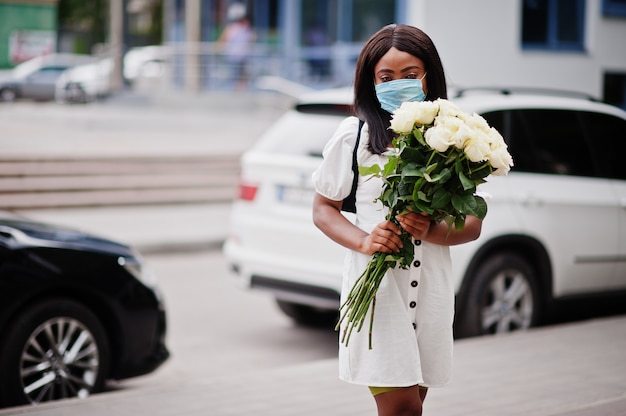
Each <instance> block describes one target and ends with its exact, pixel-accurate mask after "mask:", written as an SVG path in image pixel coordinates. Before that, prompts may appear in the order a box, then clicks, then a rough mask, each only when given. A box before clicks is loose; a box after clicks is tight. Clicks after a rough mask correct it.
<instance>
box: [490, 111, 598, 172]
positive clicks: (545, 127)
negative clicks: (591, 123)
mask: <svg viewBox="0 0 626 416" xmlns="http://www.w3.org/2000/svg"><path fill="white" fill-rule="evenodd" d="M483 116H484V117H485V119H486V120H487V121H488V122H489V123H490V124H491V125H492V126H494V127H495V128H496V129H497V130H498V131H500V132H501V133H502V135H503V136H504V138H505V140H506V141H507V143H508V145H509V150H510V153H511V155H512V156H513V161H514V163H515V166H514V167H513V169H514V170H515V171H520V172H532V173H551V174H559V175H575V176H593V175H594V165H593V161H592V158H591V155H590V149H589V147H588V144H587V141H586V140H585V131H584V129H583V126H582V124H581V117H580V116H579V114H578V113H577V112H576V111H569V110H553V109H521V110H508V111H499V112H491V113H486V114H483ZM499 127H500V128H499Z"/></svg>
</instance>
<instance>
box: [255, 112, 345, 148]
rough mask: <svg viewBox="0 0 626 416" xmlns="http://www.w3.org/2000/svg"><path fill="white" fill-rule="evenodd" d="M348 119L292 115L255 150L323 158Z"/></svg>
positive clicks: (302, 114)
mask: <svg viewBox="0 0 626 416" xmlns="http://www.w3.org/2000/svg"><path fill="white" fill-rule="evenodd" d="M344 118H345V117H344V116H332V115H321V114H304V113H300V112H297V111H289V112H288V113H287V114H285V115H284V116H283V117H281V118H280V120H279V121H278V122H276V123H275V124H274V125H273V126H272V127H271V128H270V129H269V130H267V132H265V134H263V135H262V136H261V137H260V138H259V140H258V142H257V143H256V144H255V146H254V148H255V150H256V151H258V152H268V153H275V154H290V155H298V156H307V155H308V156H316V157H321V156H322V150H323V149H324V145H326V142H328V140H329V139H330V138H331V136H332V135H333V133H334V132H335V130H336V129H337V127H338V126H339V123H341V120H343V119H344Z"/></svg>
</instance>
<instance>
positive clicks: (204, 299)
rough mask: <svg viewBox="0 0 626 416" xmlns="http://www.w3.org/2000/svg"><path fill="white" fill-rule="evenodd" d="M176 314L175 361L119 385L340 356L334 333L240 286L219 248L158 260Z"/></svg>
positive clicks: (171, 335) (171, 334)
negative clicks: (294, 318)
mask: <svg viewBox="0 0 626 416" xmlns="http://www.w3.org/2000/svg"><path fill="white" fill-rule="evenodd" d="M146 261H147V262H148V264H149V265H150V267H151V268H152V269H153V271H154V272H155V274H156V275H157V277H158V279H159V282H160V286H161V288H162V290H163V294H164V297H165V301H166V306H167V311H168V346H169V347H170V349H171V352H172V357H171V358H170V360H169V361H168V362H167V363H166V364H165V365H164V366H163V367H162V368H160V369H159V370H157V371H156V372H155V373H153V374H151V375H148V376H144V377H139V378H136V379H132V380H127V381H123V382H120V383H119V384H118V385H117V386H115V387H116V388H122V389H124V388H149V387H157V386H158V387H164V386H167V385H171V386H177V385H180V384H181V383H187V382H190V381H192V380H197V381H199V380H206V379H209V378H216V377H220V376H226V375H230V374H233V373H236V374H246V373H247V372H254V371H258V370H262V369H268V368H277V367H281V366H289V365H293V364H297V363H304V362H308V361H314V360H319V359H325V358H333V357H336V355H337V351H336V350H337V335H336V333H335V332H334V331H333V329H332V328H328V329H313V328H303V327H298V326H295V325H294V324H293V323H292V322H291V321H290V320H289V319H288V318H287V317H285V316H283V315H282V313H281V312H280V311H279V310H278V307H277V306H276V305H275V303H274V301H273V299H272V297H271V296H267V295H266V294H264V293H258V292H249V291H244V290H242V289H240V288H239V287H237V286H236V285H235V283H234V278H233V276H231V275H230V272H229V270H228V266H227V264H226V260H225V258H224V257H223V255H222V254H221V252H219V251H203V252H196V253H185V254H171V255H150V256H147V257H146Z"/></svg>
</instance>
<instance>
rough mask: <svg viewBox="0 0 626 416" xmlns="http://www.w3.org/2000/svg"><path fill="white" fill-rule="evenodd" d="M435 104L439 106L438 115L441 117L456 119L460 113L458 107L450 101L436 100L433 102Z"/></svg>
mask: <svg viewBox="0 0 626 416" xmlns="http://www.w3.org/2000/svg"><path fill="white" fill-rule="evenodd" d="M435 103H437V104H438V105H439V115H440V116H442V117H456V116H457V115H459V113H461V110H459V107H457V105H456V104H454V103H453V102H452V101H448V100H444V99H443V98H438V99H437V100H435Z"/></svg>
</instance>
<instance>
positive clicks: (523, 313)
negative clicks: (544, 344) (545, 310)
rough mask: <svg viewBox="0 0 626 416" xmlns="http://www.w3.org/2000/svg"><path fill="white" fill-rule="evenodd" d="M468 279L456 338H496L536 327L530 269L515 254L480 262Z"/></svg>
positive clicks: (533, 281) (536, 296)
mask: <svg viewBox="0 0 626 416" xmlns="http://www.w3.org/2000/svg"><path fill="white" fill-rule="evenodd" d="M475 270H476V272H475V273H473V274H472V275H471V277H470V279H471V280H470V281H469V282H468V283H469V284H468V285H466V289H464V296H462V298H461V299H460V305H462V306H461V310H457V314H456V316H457V317H456V323H455V333H456V335H457V336H458V337H471V336H477V335H486V334H500V333H505V332H512V331H516V330H521V329H527V328H530V327H531V326H534V325H536V323H537V322H538V319H539V305H540V297H539V292H538V290H537V278H536V273H535V271H534V269H533V267H532V266H531V265H530V264H529V263H528V261H527V260H526V259H524V258H523V257H521V256H519V255H517V254H515V253H509V252H504V253H499V254H496V255H494V256H491V257H489V258H488V259H487V260H486V261H484V262H483V263H482V264H481V265H479V267H478V268H477V269H475Z"/></svg>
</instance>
